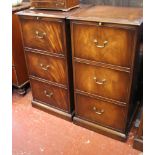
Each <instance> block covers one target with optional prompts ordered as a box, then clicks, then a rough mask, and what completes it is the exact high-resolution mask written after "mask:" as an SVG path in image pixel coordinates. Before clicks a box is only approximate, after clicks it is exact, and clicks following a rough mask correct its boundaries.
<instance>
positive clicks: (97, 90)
mask: <svg viewBox="0 0 155 155" xmlns="http://www.w3.org/2000/svg"><path fill="white" fill-rule="evenodd" d="M69 19H70V20H71V21H70V23H71V39H72V63H73V77H74V98H75V116H74V118H73V122H74V123H75V124H78V125H80V126H83V127H86V128H88V129H91V130H94V131H97V132H99V133H102V134H106V135H108V136H110V137H113V138H116V139H119V140H122V141H124V140H126V138H127V133H128V130H129V128H130V124H131V121H132V118H133V114H134V113H135V111H136V107H137V104H136V102H135V96H134V94H135V92H136V88H137V86H136V85H137V77H138V76H137V71H138V68H139V46H140V40H141V37H142V36H141V32H142V24H143V19H142V9H141V8H126V7H124V8H123V7H112V6H111V7H110V6H102V5H100V6H98V5H97V6H93V7H90V8H87V9H85V10H82V11H80V12H77V13H75V14H72V15H71V16H70V17H69Z"/></svg>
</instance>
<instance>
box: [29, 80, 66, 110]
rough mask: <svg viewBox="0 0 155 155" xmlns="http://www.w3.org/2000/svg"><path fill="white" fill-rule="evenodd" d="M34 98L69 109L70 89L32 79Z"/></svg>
mask: <svg viewBox="0 0 155 155" xmlns="http://www.w3.org/2000/svg"><path fill="white" fill-rule="evenodd" d="M30 82H31V88H32V94H33V99H34V100H37V101H41V102H44V103H45V104H48V105H50V106H53V107H57V108H59V109H62V110H64V111H68V104H69V100H68V91H67V90H66V89H63V88H60V87H57V86H53V85H51V84H49V83H46V82H42V81H39V80H34V79H30Z"/></svg>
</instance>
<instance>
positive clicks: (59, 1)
mask: <svg viewBox="0 0 155 155" xmlns="http://www.w3.org/2000/svg"><path fill="white" fill-rule="evenodd" d="M31 6H32V7H35V8H51V9H52V8H53V9H59V8H65V6H66V4H65V1H64V0H42V1H39V0H31Z"/></svg>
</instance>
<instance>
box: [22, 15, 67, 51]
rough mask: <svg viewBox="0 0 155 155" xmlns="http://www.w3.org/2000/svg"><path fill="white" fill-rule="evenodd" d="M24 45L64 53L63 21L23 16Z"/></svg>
mask: <svg viewBox="0 0 155 155" xmlns="http://www.w3.org/2000/svg"><path fill="white" fill-rule="evenodd" d="M21 21H22V31H23V40H24V46H25V47H29V48H33V49H38V50H43V51H46V52H50V53H55V54H64V51H65V50H64V40H63V39H64V38H65V36H64V29H63V22H61V21H59V22H58V21H50V20H49V19H48V18H46V19H45V18H40V19H38V20H37V17H29V19H25V18H22V20H21Z"/></svg>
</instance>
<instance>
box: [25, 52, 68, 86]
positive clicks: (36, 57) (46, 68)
mask: <svg viewBox="0 0 155 155" xmlns="http://www.w3.org/2000/svg"><path fill="white" fill-rule="evenodd" d="M26 58H27V64H28V70H29V74H30V75H32V76H37V77H40V78H43V79H46V80H49V81H53V82H56V83H60V84H64V85H66V84H67V69H66V63H65V59H63V58H57V57H52V56H49V55H43V54H39V53H33V52H28V51H26Z"/></svg>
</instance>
